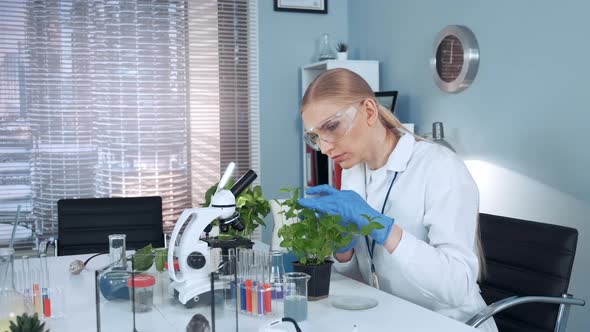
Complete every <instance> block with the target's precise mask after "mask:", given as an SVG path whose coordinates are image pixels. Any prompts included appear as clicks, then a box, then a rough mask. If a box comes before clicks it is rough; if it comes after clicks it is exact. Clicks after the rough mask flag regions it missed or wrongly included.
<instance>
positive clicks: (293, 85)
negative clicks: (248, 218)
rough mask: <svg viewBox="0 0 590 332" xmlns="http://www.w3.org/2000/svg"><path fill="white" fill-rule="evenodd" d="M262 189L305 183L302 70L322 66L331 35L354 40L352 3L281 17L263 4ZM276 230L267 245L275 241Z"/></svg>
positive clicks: (271, 194)
mask: <svg viewBox="0 0 590 332" xmlns="http://www.w3.org/2000/svg"><path fill="white" fill-rule="evenodd" d="M258 6H259V8H258V13H259V22H258V24H259V32H258V34H259V44H260V48H259V54H260V126H261V128H260V131H261V138H260V145H261V146H260V150H261V171H260V173H261V184H262V187H263V188H264V194H265V196H266V197H268V198H270V199H273V198H277V197H284V196H279V189H280V188H283V187H299V186H301V183H302V181H303V179H302V159H301V158H302V144H303V143H302V139H301V117H300V115H299V103H300V94H301V88H300V74H299V71H300V68H301V67H302V66H304V65H306V64H309V63H312V62H316V60H315V57H317V55H316V54H317V51H318V50H317V43H318V42H319V39H320V37H321V35H322V33H324V32H327V33H329V34H330V36H331V37H332V42H333V43H335V42H336V41H339V40H346V39H347V36H348V12H347V11H348V0H338V1H333V0H332V1H329V5H328V14H326V15H323V14H307V13H290V12H276V11H274V9H273V2H272V1H269V0H262V1H259V5H258ZM269 231H270V227H269V228H267V230H266V231H265V232H264V233H263V239H264V240H265V241H266V242H268V241H269V240H270V237H269V236H270V233H269Z"/></svg>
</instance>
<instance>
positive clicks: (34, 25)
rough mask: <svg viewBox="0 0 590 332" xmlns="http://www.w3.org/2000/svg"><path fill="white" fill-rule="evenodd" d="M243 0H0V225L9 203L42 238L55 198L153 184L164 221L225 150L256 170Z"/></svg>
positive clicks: (252, 26) (253, 78)
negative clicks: (159, 197) (158, 197)
mask: <svg viewBox="0 0 590 332" xmlns="http://www.w3.org/2000/svg"><path fill="white" fill-rule="evenodd" d="M256 7H257V6H256V1H255V0H202V1H186V0H184V1H182V0H158V1H154V0H150V1H148V0H135V1H129V0H120V1H113V0H109V1H107V0H95V1H76V0H27V1H25V2H22V3H21V1H18V0H14V1H3V2H2V3H0V10H1V12H0V18H1V20H0V29H1V30H2V31H3V34H2V36H1V37H0V137H1V143H0V223H5V224H6V223H9V222H12V221H13V220H14V217H15V211H16V208H17V206H18V205H20V206H21V209H22V217H21V221H23V223H24V224H26V226H27V227H28V228H30V229H32V230H33V231H34V232H35V233H36V234H38V235H39V237H40V238H46V237H49V236H54V235H55V233H56V231H57V218H56V215H57V211H56V209H57V206H56V201H57V200H59V199H61V198H80V197H116V196H148V195H160V196H162V198H163V204H164V206H163V211H164V212H163V214H164V223H165V228H168V229H170V228H171V227H172V226H173V223H174V221H176V219H177V217H178V216H179V214H180V212H182V210H183V209H185V208H187V207H190V206H197V205H199V204H200V203H202V201H203V198H204V192H205V191H206V189H207V188H208V187H210V186H211V185H212V184H214V183H215V182H216V181H217V180H218V179H219V176H220V172H221V170H222V169H223V168H224V167H225V166H226V165H227V163H228V162H229V161H236V163H237V165H238V168H237V171H236V174H235V175H241V174H242V173H243V172H245V171H246V170H247V169H250V168H252V169H254V170H255V171H257V172H258V171H259V170H258V168H259V160H258V159H259V147H258V144H259V142H258V139H259V134H258V130H259V129H258V125H257V123H258V68H257V59H258V58H257V30H256V29H257V21H256V20H257V17H256V16H257V12H256ZM1 236H2V235H0V243H1V242H2V238H1ZM27 241H28V240H25V241H24V243H25V244H30V243H28V242H27ZM23 245H24V244H23Z"/></svg>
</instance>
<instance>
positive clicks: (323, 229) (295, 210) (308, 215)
mask: <svg viewBox="0 0 590 332" xmlns="http://www.w3.org/2000/svg"><path fill="white" fill-rule="evenodd" d="M280 191H281V192H286V193H290V194H291V197H290V198H288V199H286V200H285V201H284V202H282V203H281V202H279V201H277V202H278V203H279V204H280V205H281V206H282V207H283V211H281V213H282V214H283V215H284V216H285V218H287V219H292V218H296V219H298V221H297V222H294V223H292V224H290V225H283V226H282V227H281V229H279V232H278V235H279V236H280V237H281V238H282V239H283V240H282V241H281V243H280V246H281V247H284V248H287V249H288V250H290V251H292V252H293V253H294V254H295V256H297V258H298V259H299V262H300V263H301V264H306V265H320V264H322V263H323V262H324V261H325V260H326V259H327V258H328V257H329V256H330V255H331V254H332V253H333V252H334V250H335V249H336V248H341V247H345V246H346V245H348V244H349V243H350V241H352V238H353V236H354V235H356V234H360V235H369V234H370V233H371V231H372V230H374V229H381V228H383V225H381V224H380V223H378V222H375V221H374V220H375V218H371V217H369V216H368V215H363V216H364V217H365V218H366V219H367V220H368V222H369V223H368V224H367V225H366V226H363V227H362V228H361V229H359V228H358V226H357V225H355V224H353V223H349V224H346V225H342V223H341V221H342V216H339V215H329V214H322V213H317V212H316V211H314V210H312V209H307V208H304V207H302V206H301V205H299V203H298V202H297V201H298V199H299V193H300V190H299V189H298V188H283V189H281V190H280Z"/></svg>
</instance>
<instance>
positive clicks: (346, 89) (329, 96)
mask: <svg viewBox="0 0 590 332" xmlns="http://www.w3.org/2000/svg"><path fill="white" fill-rule="evenodd" d="M366 99H372V100H373V101H374V102H375V104H376V105H377V109H378V112H379V120H380V122H381V123H382V124H383V125H384V126H385V128H387V129H389V131H391V132H392V133H393V134H394V135H395V136H396V137H398V138H399V137H401V135H402V133H410V132H409V131H408V130H407V129H406V128H405V127H404V125H403V124H402V123H401V122H400V121H399V120H398V118H397V117H396V116H395V115H393V113H392V112H391V111H390V110H389V109H387V107H385V106H383V105H381V104H380V103H379V102H378V101H377V99H376V98H375V93H374V92H373V90H372V89H371V87H370V86H369V84H368V83H367V81H365V80H364V79H363V78H362V77H361V76H360V75H358V74H357V73H355V72H353V71H350V70H348V69H344V68H336V69H330V70H326V71H324V72H322V73H321V74H320V75H319V76H318V77H316V78H315V79H314V80H313V82H311V84H310V85H309V87H307V90H305V94H304V95H303V100H302V102H301V112H304V111H305V110H306V109H308V108H309V107H311V105H312V104H313V103H317V102H322V101H329V102H332V103H334V104H336V105H337V106H342V107H344V106H346V105H350V104H353V103H356V102H361V101H363V100H366ZM414 137H415V138H416V139H417V140H420V141H421V140H424V138H422V137H420V136H417V135H414ZM475 247H476V252H477V256H478V258H479V275H478V280H481V279H482V278H483V276H484V275H485V258H484V255H483V250H482V246H481V237H480V234H479V220H478V221H477V230H476V243H475Z"/></svg>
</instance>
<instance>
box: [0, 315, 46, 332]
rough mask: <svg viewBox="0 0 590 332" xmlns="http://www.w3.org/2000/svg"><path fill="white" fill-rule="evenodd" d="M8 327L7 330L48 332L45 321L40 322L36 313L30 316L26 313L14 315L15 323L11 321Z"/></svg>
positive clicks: (13, 331)
mask: <svg viewBox="0 0 590 332" xmlns="http://www.w3.org/2000/svg"><path fill="white" fill-rule="evenodd" d="M9 329H10V331H9V332H49V330H48V329H45V323H43V322H41V320H40V319H39V315H37V313H35V314H34V315H32V316H29V315H28V314H26V313H25V314H22V315H20V316H16V323H15V321H11V322H10V326H9ZM2 332H4V331H2Z"/></svg>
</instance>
